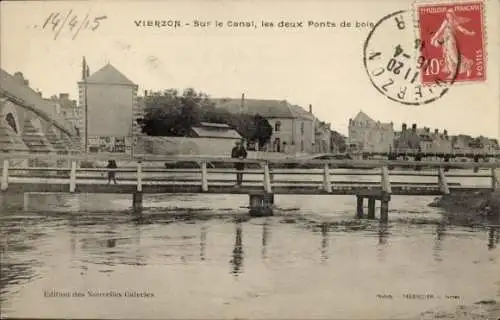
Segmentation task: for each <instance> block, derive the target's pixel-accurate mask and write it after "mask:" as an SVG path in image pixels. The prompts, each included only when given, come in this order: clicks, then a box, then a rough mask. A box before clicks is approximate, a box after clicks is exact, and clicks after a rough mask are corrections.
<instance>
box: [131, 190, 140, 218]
mask: <svg viewBox="0 0 500 320" xmlns="http://www.w3.org/2000/svg"><path fill="white" fill-rule="evenodd" d="M132 208H133V210H134V212H135V213H141V212H142V192H134V193H133V195H132Z"/></svg>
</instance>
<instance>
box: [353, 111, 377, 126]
mask: <svg viewBox="0 0 500 320" xmlns="http://www.w3.org/2000/svg"><path fill="white" fill-rule="evenodd" d="M352 121H355V122H363V123H366V122H369V123H375V120H373V119H372V118H370V117H369V116H368V115H367V114H366V113H364V112H363V111H359V112H358V114H357V115H356V116H355V117H354V118H353V119H352Z"/></svg>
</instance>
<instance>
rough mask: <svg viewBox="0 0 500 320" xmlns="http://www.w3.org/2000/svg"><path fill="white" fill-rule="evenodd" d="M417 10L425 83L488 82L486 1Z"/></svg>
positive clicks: (439, 5)
mask: <svg viewBox="0 0 500 320" xmlns="http://www.w3.org/2000/svg"><path fill="white" fill-rule="evenodd" d="M416 9H417V14H418V23H419V33H420V35H419V36H420V40H421V42H422V46H421V55H422V56H423V57H424V58H425V61H426V63H425V67H424V68H423V70H422V73H421V74H422V83H423V84H434V83H435V82H436V79H442V80H444V81H446V80H448V81H453V82H479V81H485V80H486V55H485V47H484V45H485V34H484V31H485V29H484V21H483V17H484V15H483V13H484V12H483V10H484V4H483V2H482V1H471V2H457V3H447V4H446V3H441V4H425V5H418V6H417V8H416Z"/></svg>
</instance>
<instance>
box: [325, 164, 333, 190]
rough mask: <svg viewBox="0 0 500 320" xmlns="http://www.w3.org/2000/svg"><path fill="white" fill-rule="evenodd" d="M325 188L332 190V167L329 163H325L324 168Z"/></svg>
mask: <svg viewBox="0 0 500 320" xmlns="http://www.w3.org/2000/svg"><path fill="white" fill-rule="evenodd" d="M323 189H324V190H325V191H326V192H332V184H331V182H330V167H329V166H328V163H325V164H324V168H323Z"/></svg>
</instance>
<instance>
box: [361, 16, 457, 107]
mask: <svg viewBox="0 0 500 320" xmlns="http://www.w3.org/2000/svg"><path fill="white" fill-rule="evenodd" d="M413 26H414V21H413V17H412V15H411V13H410V12H409V11H406V10H401V11H396V12H394V13H391V14H389V15H387V16H385V17H383V18H382V19H380V20H379V21H378V22H377V23H376V24H375V26H374V27H373V29H372V30H371V31H370V33H369V34H368V37H367V38H366V41H365V43H364V46H363V63H364V67H365V70H366V72H367V74H368V77H369V79H370V81H371V83H372V85H373V86H374V87H375V88H376V89H377V90H378V91H379V92H380V93H381V94H383V95H384V96H386V97H387V98H388V99H390V100H392V101H396V102H399V103H401V104H405V105H415V106H417V105H423V104H427V103H431V102H433V101H436V100H437V99H439V98H441V97H442V96H443V95H445V94H446V93H447V92H448V90H449V89H450V87H451V86H452V85H453V83H454V82H455V79H456V77H457V74H458V71H459V70H458V69H459V67H460V54H459V53H458V55H457V59H458V60H457V61H456V64H452V65H453V67H452V68H451V69H452V70H449V72H448V74H447V76H446V77H444V76H441V75H436V76H433V75H432V71H433V68H434V67H435V66H434V64H435V63H436V59H433V58H432V57H430V56H429V55H427V54H426V48H427V47H428V46H431V45H432V46H435V47H436V46H444V44H443V42H440V41H435V42H433V43H428V42H425V41H422V40H421V39H419V38H416V37H415V30H414V28H413ZM426 32H429V31H426ZM433 32H435V31H433ZM453 43H454V42H453ZM445 49H446V48H443V52H445V51H444V50H445ZM448 49H449V48H448ZM453 49H454V51H455V52H458V46H457V45H456V44H455V47H454V48H453ZM455 66H456V67H455ZM424 74H425V75H426V76H427V78H428V76H429V74H430V75H431V79H433V81H431V83H429V82H427V83H423V81H422V77H423V75H424Z"/></svg>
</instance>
